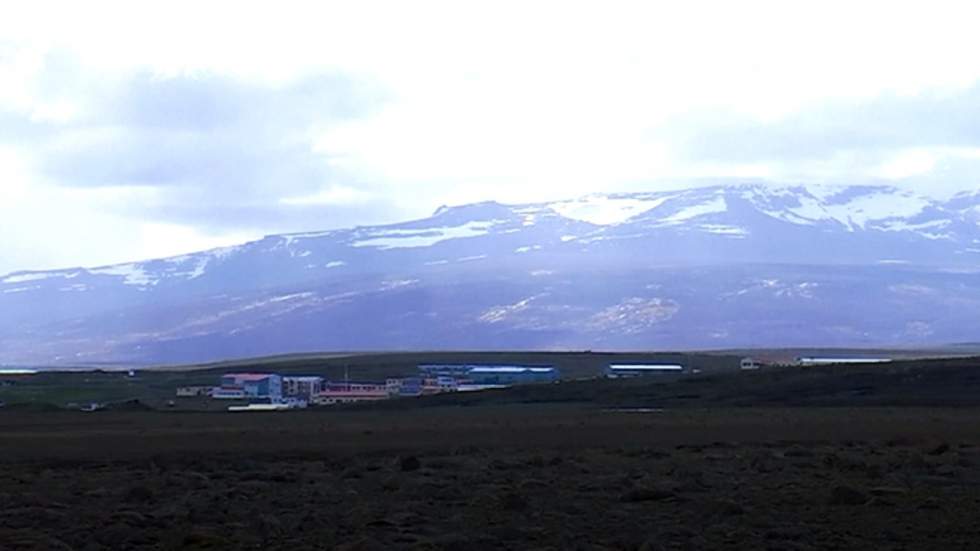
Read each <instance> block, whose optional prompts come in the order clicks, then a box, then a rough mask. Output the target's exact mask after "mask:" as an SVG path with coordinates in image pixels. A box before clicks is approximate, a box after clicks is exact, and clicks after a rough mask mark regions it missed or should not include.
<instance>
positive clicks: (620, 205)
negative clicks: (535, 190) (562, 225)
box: [548, 195, 671, 226]
mask: <svg viewBox="0 0 980 551" xmlns="http://www.w3.org/2000/svg"><path fill="white" fill-rule="evenodd" d="M670 197H671V196H669V195H667V196H663V197H655V198H633V197H609V196H604V195H590V196H588V197H582V198H581V199H576V200H573V201H561V202H558V203H551V204H549V205H548V207H549V208H551V209H552V210H554V211H555V212H557V213H558V214H560V215H562V216H564V217H565V218H570V219H572V220H579V221H582V222H588V223H590V224H595V225H597V226H608V225H613V224H619V223H622V222H625V221H626V220H629V219H630V218H633V217H634V216H636V215H638V214H642V213H644V212H647V211H650V210H653V209H655V208H657V207H659V206H660V205H662V204H663V203H664V202H665V201H666V200H667V199H669V198H670Z"/></svg>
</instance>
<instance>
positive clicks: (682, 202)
mask: <svg viewBox="0 0 980 551" xmlns="http://www.w3.org/2000/svg"><path fill="white" fill-rule="evenodd" d="M978 223H980V195H970V194H963V195H960V196H957V197H955V198H953V199H952V200H949V201H937V200H933V199H928V198H925V197H920V196H916V195H914V194H911V193H909V192H906V191H903V190H899V189H896V188H889V187H874V186H851V187H846V186H842V187H826V186H821V187H809V188H808V187H804V186H782V187H775V186H768V185H761V184H746V185H740V186H715V187H704V188H696V189H688V190H682V191H673V192H656V193H633V194H608V195H593V196H588V197H584V198H579V199H575V200H569V201H559V202H553V203H540V204H527V205H502V204H498V203H493V202H489V203H478V204H473V205H465V206H460V207H448V208H447V207H443V208H440V209H439V210H438V211H436V213H434V214H433V216H431V217H429V218H426V219H423V220H415V221H411V222H405V223H401V224H393V225H387V226H371V227H357V228H351V229H344V230H332V231H325V232H308V233H298V234H288V235H275V236H268V237H265V238H263V239H261V240H258V241H254V242H251V243H246V244H243V245H240V246H236V247H228V248H223V249H216V250H212V251H205V252H201V253H195V254H190V255H183V256H179V257H174V258H168V259H160V260H151V261H146V262H135V263H128V264H121V265H115V266H106V267H99V268H90V269H85V268H75V269H68V270H58V271H47V272H18V273H14V274H10V275H7V276H5V277H0V362H76V361H103V360H129V361H150V362H153V361H196V360H207V359H218V358H224V357H229V356H241V355H249V354H260V353H261V354H265V353H278V352H287V351H299V350H323V349H367V348H371V349H385V348H389V349H390V348H428V349H432V348H515V347H516V348H546V347H547V348H552V347H571V348H591V347H595V348H602V347H607V348H660V347H728V346H751V345H766V346H776V345H789V344H792V345H841V346H854V345H895V344H905V343H908V344H923V343H942V342H954V341H963V340H970V339H973V338H974V337H975V335H970V334H969V331H967V328H968V327H970V326H972V323H971V322H975V321H976V317H977V316H976V314H975V313H977V312H980V309H978V308H977V306H978V305H980V281H978V280H977V278H976V276H975V275H974V274H973V273H972V270H973V269H974V268H975V267H976V266H977V264H978V260H980V225H978ZM855 305H858V306H860V307H858V308H855Z"/></svg>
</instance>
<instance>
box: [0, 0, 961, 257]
mask: <svg viewBox="0 0 980 551" xmlns="http://www.w3.org/2000/svg"><path fill="white" fill-rule="evenodd" d="M242 4H244V3H240V2H229V3H222V2H187V3H184V2H153V3H149V2H147V3H142V2H133V1H127V2H118V3H116V2H114V3H106V2H96V1H91V0H90V1H87V2H64V3H49V2H39V1H31V2H16V3H12V4H11V5H8V6H5V8H4V13H3V16H2V18H0V273H5V272H8V271H13V270H18V269H44V268H54V267H66V266H75V265H98V264H106V263H111V262H120V261H126V260H136V259H144V258H152V257H159V256H164V255H170V254H178V253H183V252H190V251H194V250H199V249H202V248H207V247H212V246H218V245H224V244H231V243H237V242H241V241H244V240H247V239H251V238H256V237H261V236H262V235H264V234H268V233H277V232H287V231H302V230H314V229H328V228H335V227H343V226H350V225H356V224H372V223H381V222H392V221H399V220H403V219H407V218H411V217H420V216H425V215H428V214H429V213H431V212H432V211H433V210H434V209H435V208H436V207H438V206H439V205H442V204H458V203H464V202H470V201H479V200H490V199H493V200H499V201H504V202H524V201H535V200H544V199H551V198H562V197H571V196H576V195H580V194H585V193H591V192H601V191H632V190H656V189H663V188H665V187H678V186H683V185H684V181H685V180H686V179H690V178H705V177H708V178H724V177H737V178H738V177H744V178H766V179H770V180H774V181H787V180H792V181H807V182H818V183H819V182H834V183H849V182H854V183H865V182H869V181H893V182H895V183H896V184H897V185H900V186H909V187H914V188H916V189H919V190H921V191H923V192H925V193H930V194H942V195H946V194H950V193H953V192H955V191H957V190H968V189H976V188H978V187H980V185H978V181H980V180H978V179H977V176H978V175H980V83H978V79H980V63H978V62H977V57H976V56H977V52H980V33H978V32H976V22H977V21H978V20H980V17H978V16H980V13H976V12H975V11H974V10H973V9H972V8H971V3H970V2H962V3H948V2H940V1H935V0H933V1H930V2H917V3H912V2H908V3H901V2H894V1H890V2H870V1H869V2H855V1H853V0H852V1H849V2H827V1H824V2H789V1H778V2H750V1H741V2H693V1H685V2H663V3H660V2H649V1H648V2H637V3H618V2H610V1H602V2H592V3H574V2H569V1H567V0H565V1H561V2H554V3H551V2H527V1H522V2H514V3H508V2H501V1H494V2H479V3H476V2H461V1H458V0H457V1H453V2H445V3H429V2H421V1H417V0H416V1H412V2H391V3H377V2H368V1H358V2H334V3H327V2H313V3H309V4H298V3H290V2H284V1H277V2H265V3H262V4H261V7H253V8H248V7H244V6H243V5H242Z"/></svg>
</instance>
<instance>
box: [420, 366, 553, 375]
mask: <svg viewBox="0 0 980 551" xmlns="http://www.w3.org/2000/svg"><path fill="white" fill-rule="evenodd" d="M418 367H419V369H422V370H438V369H446V370H466V371H477V370H479V371H480V372H482V373H488V372H491V371H496V372H499V373H514V372H518V371H533V372H537V373H547V372H550V371H554V370H555V368H554V366H551V365H541V364H533V365H522V364H419V366H418Z"/></svg>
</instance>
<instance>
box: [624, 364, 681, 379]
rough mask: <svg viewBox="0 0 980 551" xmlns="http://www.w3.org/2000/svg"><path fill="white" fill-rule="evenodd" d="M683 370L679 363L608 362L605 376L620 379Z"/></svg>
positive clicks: (677, 372) (667, 373)
mask: <svg viewBox="0 0 980 551" xmlns="http://www.w3.org/2000/svg"><path fill="white" fill-rule="evenodd" d="M683 372H684V366H682V365H679V364H609V366H608V367H607V368H606V377H608V378H610V379H621V378H624V377H644V376H647V375H669V374H680V373H683Z"/></svg>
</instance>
